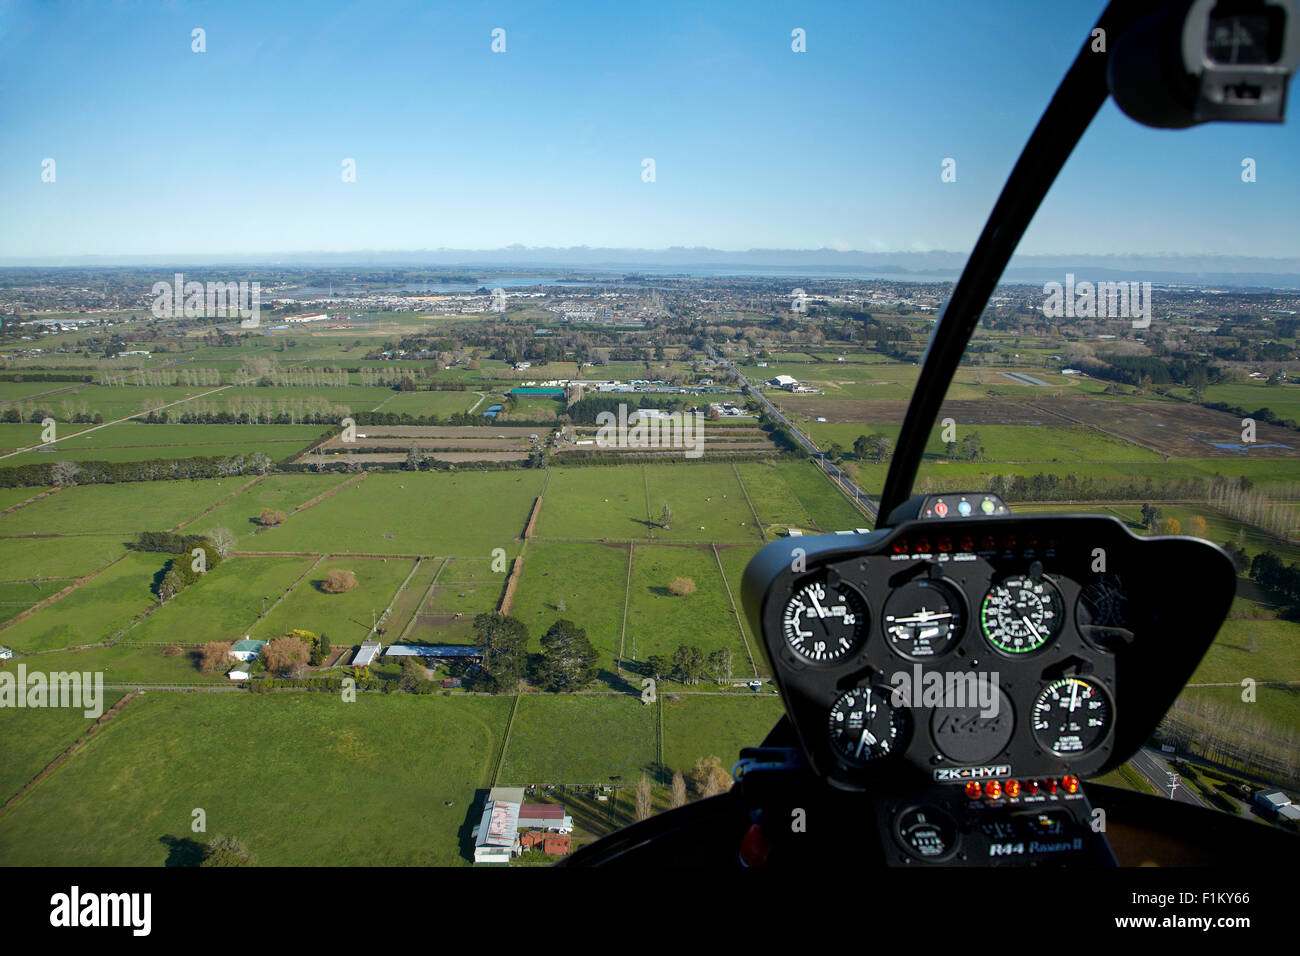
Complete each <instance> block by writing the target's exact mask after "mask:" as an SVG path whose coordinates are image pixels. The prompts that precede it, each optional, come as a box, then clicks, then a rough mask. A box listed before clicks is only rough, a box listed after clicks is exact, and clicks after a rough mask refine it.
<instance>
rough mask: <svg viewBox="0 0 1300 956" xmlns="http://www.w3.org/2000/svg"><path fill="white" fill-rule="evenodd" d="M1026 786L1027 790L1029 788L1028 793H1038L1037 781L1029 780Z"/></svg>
mask: <svg viewBox="0 0 1300 956" xmlns="http://www.w3.org/2000/svg"><path fill="white" fill-rule="evenodd" d="M1027 786H1028V788H1029V792H1030V793H1037V792H1038V781H1037V780H1030V781H1029V783H1028V784H1027Z"/></svg>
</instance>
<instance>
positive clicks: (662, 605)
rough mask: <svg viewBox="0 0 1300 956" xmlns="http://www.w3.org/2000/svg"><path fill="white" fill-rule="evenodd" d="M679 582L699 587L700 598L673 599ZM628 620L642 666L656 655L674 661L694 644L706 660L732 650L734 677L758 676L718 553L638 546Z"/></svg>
mask: <svg viewBox="0 0 1300 956" xmlns="http://www.w3.org/2000/svg"><path fill="white" fill-rule="evenodd" d="M677 577H687V578H690V579H691V580H692V581H694V582H695V586H696V588H697V590H696V591H695V593H694V594H690V595H686V596H684V597H679V596H677V595H675V594H671V593H669V591H668V585H669V583H671V582H672V580H673V579H674V578H677ZM627 616H628V617H627V620H628V623H627V626H628V636H627V639H626V641H625V642H624V647H625V654H626V655H627V656H628V657H629V658H630V657H631V656H632V640H633V638H635V639H636V660H640V661H644V660H645V659H646V658H648V657H650V656H651V655H653V654H660V655H663V656H665V657H671V656H672V653H673V651H674V650H676V649H677V646H678V645H679V644H693V645H695V646H696V647H699V648H700V650H702V651H703V652H704V654H705V656H706V657H707V656H708V654H709V653H710V652H712V651H715V650H718V649H719V648H723V647H727V648H730V649H731V658H732V662H733V668H732V673H733V676H735V677H750V676H753V674H754V668H753V667H752V666H751V664H750V655H749V653H748V652H747V651H746V648H745V641H744V640H743V639H742V637H741V632H740V626H739V624H738V623H737V621H736V615H735V613H734V612H733V611H732V607H731V601H730V600H729V599H728V597H727V590H726V587H725V585H724V584H723V580H722V573H721V572H720V571H719V570H718V562H717V559H716V558H715V557H714V555H713V549H712V548H709V547H669V546H666V545H638V546H637V547H636V549H635V551H634V552H633V556H632V586H631V590H630V592H629V599H628V610H627Z"/></svg>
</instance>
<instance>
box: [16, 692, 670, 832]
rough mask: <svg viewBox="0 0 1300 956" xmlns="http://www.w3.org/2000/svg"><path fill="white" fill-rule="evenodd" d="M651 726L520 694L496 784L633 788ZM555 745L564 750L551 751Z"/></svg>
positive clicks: (606, 703) (581, 703) (643, 713)
mask: <svg viewBox="0 0 1300 956" xmlns="http://www.w3.org/2000/svg"><path fill="white" fill-rule="evenodd" d="M654 723H655V708H654V707H653V706H648V705H646V704H642V703H641V701H640V699H639V698H638V697H636V696H634V695H631V694H621V695H611V696H595V695H584V696H573V695H566V696H551V695H545V696H543V695H541V694H525V695H523V696H522V697H520V698H519V706H518V709H517V710H516V712H515V719H514V724H513V726H512V727H511V729H510V742H509V744H508V745H507V747H506V754H505V760H504V761H503V762H502V765H501V773H500V775H499V778H498V783H499V784H501V785H505V786H527V785H532V784H561V783H564V784H609V783H610V782H611V779H610V778H611V777H619V776H621V777H622V778H623V781H624V783H635V782H636V780H637V778H638V777H640V776H641V774H642V773H646V774H648V775H650V776H651V778H653V777H654V776H655V774H656V763H657V758H656V755H655V726H654ZM561 740H562V741H564V742H565V745H564V746H563V747H557V746H556V741H561ZM2 832H3V831H0V833H2ZM0 847H2V844H0Z"/></svg>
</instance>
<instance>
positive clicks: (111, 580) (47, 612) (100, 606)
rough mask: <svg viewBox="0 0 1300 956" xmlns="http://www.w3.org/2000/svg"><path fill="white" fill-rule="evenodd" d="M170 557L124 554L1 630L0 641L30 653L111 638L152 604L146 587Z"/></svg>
mask: <svg viewBox="0 0 1300 956" xmlns="http://www.w3.org/2000/svg"><path fill="white" fill-rule="evenodd" d="M168 557H169V556H168V555H162V554H136V553H130V554H127V555H125V556H124V557H123V558H122V559H121V560H120V561H117V562H116V563H114V564H112V565H110V566H109V567H107V568H105V569H104V571H102V572H101V573H100V574H98V575H96V576H95V577H94V578H92V579H91V580H89V581H87V582H86V583H85V584H83V585H81V586H80V587H79V588H77V589H76V590H75V591H73V592H71V593H70V594H68V595H66V596H65V597H63V598H60V599H59V600H57V601H55V602H54V603H53V604H51V605H49V606H48V607H45V608H42V609H41V610H39V611H37V612H36V613H35V614H33V615H31V616H30V617H27V618H24V619H23V620H21V621H17V622H16V623H13V624H11V625H10V626H9V627H6V628H4V629H3V630H0V644H5V645H8V646H9V647H12V648H13V649H14V650H16V651H21V652H31V651H46V650H55V649H57V648H61V647H74V646H77V645H81V644H95V643H99V642H101V641H106V640H109V639H110V638H112V637H113V636H114V635H115V634H117V633H118V632H119V631H120V630H121V629H122V628H124V627H125V626H127V625H128V624H130V623H131V621H132V619H133V618H135V617H136V616H137V615H140V614H143V613H144V612H145V611H147V610H148V609H149V608H150V607H151V606H152V605H153V604H154V603H156V600H157V599H156V598H155V597H154V595H153V592H152V591H151V590H150V589H151V588H152V586H153V580H154V575H155V574H156V573H157V572H158V571H159V570H161V569H162V566H163V564H164V563H165V562H166V560H167V558H168Z"/></svg>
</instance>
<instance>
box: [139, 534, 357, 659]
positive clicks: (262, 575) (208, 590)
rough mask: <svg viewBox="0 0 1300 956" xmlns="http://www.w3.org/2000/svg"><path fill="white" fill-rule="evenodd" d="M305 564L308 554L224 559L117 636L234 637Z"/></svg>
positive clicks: (142, 639) (161, 639) (193, 640)
mask: <svg viewBox="0 0 1300 956" xmlns="http://www.w3.org/2000/svg"><path fill="white" fill-rule="evenodd" d="M161 557H165V555H163V556H161ZM311 565H312V559H311V558H281V557H259V558H231V559H228V560H226V561H223V562H222V563H221V564H220V565H218V566H217V567H215V568H213V569H212V570H211V571H209V572H207V573H206V574H204V575H203V577H202V578H200V579H199V580H198V581H197V582H195V583H194V584H191V585H190V586H189V587H187V588H185V590H183V591H181V593H180V594H178V595H176V597H174V598H172V599H171V600H170V601H168V602H167V603H166V604H165V605H163V606H162V607H161V608H159V609H158V610H156V611H154V612H153V613H152V614H150V615H149V616H148V617H147V618H145V619H144V620H143V621H141V622H140V623H139V624H137V625H136V626H135V627H133V628H131V629H130V630H128V631H127V632H126V633H125V634H123V635H122V636H121V638H120V639H121V640H122V641H128V642H131V643H164V644H167V643H177V644H202V643H205V642H207V641H237V640H239V639H240V638H242V637H243V636H244V635H245V634H247V633H248V631H249V629H250V628H251V627H252V626H253V624H254V623H255V622H256V621H257V618H258V616H259V615H260V614H261V613H262V606H263V604H266V605H270V603H271V602H272V601H275V600H276V599H278V598H279V597H280V596H281V595H283V594H284V593H285V592H286V591H288V590H289V588H290V587H292V586H293V583H294V581H296V580H297V579H298V578H299V576H300V575H302V573H303V572H304V571H306V570H307V568H309V567H310V566H311ZM322 576H323V575H322ZM358 579H360V575H359V574H358ZM331 596H332V595H331Z"/></svg>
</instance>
